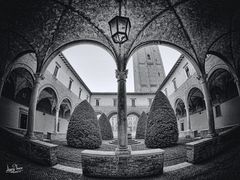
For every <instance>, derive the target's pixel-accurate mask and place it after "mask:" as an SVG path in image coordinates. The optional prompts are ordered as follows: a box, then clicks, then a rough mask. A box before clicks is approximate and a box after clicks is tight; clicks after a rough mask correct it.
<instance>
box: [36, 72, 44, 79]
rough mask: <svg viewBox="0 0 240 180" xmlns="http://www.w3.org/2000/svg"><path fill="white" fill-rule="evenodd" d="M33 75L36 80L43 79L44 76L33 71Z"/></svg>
mask: <svg viewBox="0 0 240 180" xmlns="http://www.w3.org/2000/svg"><path fill="white" fill-rule="evenodd" d="M34 77H35V79H36V80H43V79H44V78H45V77H44V76H43V74H41V73H35V74H34Z"/></svg>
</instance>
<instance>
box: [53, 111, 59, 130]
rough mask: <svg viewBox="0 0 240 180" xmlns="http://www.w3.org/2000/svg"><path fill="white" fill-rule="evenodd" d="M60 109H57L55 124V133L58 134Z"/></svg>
mask: <svg viewBox="0 0 240 180" xmlns="http://www.w3.org/2000/svg"><path fill="white" fill-rule="evenodd" d="M59 109H60V108H59V107H56V115H55V122H54V133H57V132H58V123H59V122H58V117H59Z"/></svg>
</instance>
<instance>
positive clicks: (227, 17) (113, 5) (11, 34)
mask: <svg viewBox="0 0 240 180" xmlns="http://www.w3.org/2000/svg"><path fill="white" fill-rule="evenodd" d="M122 4H123V7H122V14H123V15H124V16H128V17H129V18H130V21H131V24H132V28H131V32H130V36H129V41H127V42H126V43H124V44H123V45H122V51H121V52H122V55H123V57H122V58H117V57H118V56H119V48H118V45H117V44H114V43H113V41H112V39H111V36H110V30H109V26H108V21H109V20H111V19H112V18H113V17H114V16H115V15H117V14H118V2H117V1H116V0H99V1H98V2H96V1H94V0H88V1H87V0H49V1H42V0H21V1H17V0H9V1H4V2H1V3H0V39H1V41H0V48H1V52H0V61H1V64H3V66H1V67H5V64H10V63H9V62H12V61H14V59H15V57H16V56H18V54H20V53H22V52H25V51H31V52H34V53H36V57H37V61H38V67H37V71H38V72H40V71H41V69H42V68H43V67H44V65H45V64H47V63H48V62H47V61H48V60H49V57H50V56H51V55H52V54H54V53H55V52H56V51H58V50H61V49H62V48H64V46H66V45H67V44H69V43H71V42H75V41H91V42H97V43H98V44H101V45H103V47H105V48H106V49H107V50H108V51H109V52H111V53H112V55H113V57H115V60H116V63H117V64H118V68H120V67H121V68H122V67H125V66H126V63H127V59H128V58H129V57H130V55H131V54H132V53H133V51H134V50H136V49H138V48H139V47H140V46H141V45H143V44H146V42H148V43H150V42H159V43H161V42H164V43H167V44H173V45H175V46H177V47H179V48H180V49H182V50H183V51H184V52H185V53H187V54H188V55H189V56H191V57H192V59H193V60H194V61H195V63H196V64H197V65H199V68H200V69H201V71H202V72H204V61H205V57H206V54H207V53H209V52H214V53H215V54H222V56H224V57H225V61H227V63H228V64H230V65H232V66H233V67H234V69H236V70H237V69H239V62H240V61H239V56H240V55H239V52H240V50H239V48H240V47H239V44H240V42H239V41H240V37H239V36H240V33H239V29H240V28H239V27H240V22H239V16H240V12H239V10H238V9H237V8H238V6H237V0H211V1H209V0H143V1H136V0H123V3H122ZM120 65H121V66H120ZM3 70H4V68H2V70H1V71H3ZM239 74H240V73H239Z"/></svg>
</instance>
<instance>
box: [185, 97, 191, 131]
mask: <svg viewBox="0 0 240 180" xmlns="http://www.w3.org/2000/svg"><path fill="white" fill-rule="evenodd" d="M188 107H189V105H188V99H187V97H186V98H185V109H186V118H187V131H192V128H191V120H190V114H189V108H188Z"/></svg>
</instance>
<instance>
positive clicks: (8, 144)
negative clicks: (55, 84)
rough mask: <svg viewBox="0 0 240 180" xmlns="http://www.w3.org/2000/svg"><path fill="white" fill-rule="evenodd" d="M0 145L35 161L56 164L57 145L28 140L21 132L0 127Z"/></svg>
mask: <svg viewBox="0 0 240 180" xmlns="http://www.w3.org/2000/svg"><path fill="white" fill-rule="evenodd" d="M0 134H1V136H0V145H1V147H4V148H5V149H6V150H7V151H11V152H13V153H16V154H18V155H21V156H23V157H25V158H28V159H30V160H31V161H34V162H36V163H39V164H42V165H45V166H53V165H55V164H57V147H58V146H57V145H53V144H50V143H46V142H43V141H39V140H28V139H25V138H24V137H23V135H21V134H17V133H14V132H11V131H9V130H6V129H3V128H0Z"/></svg>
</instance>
